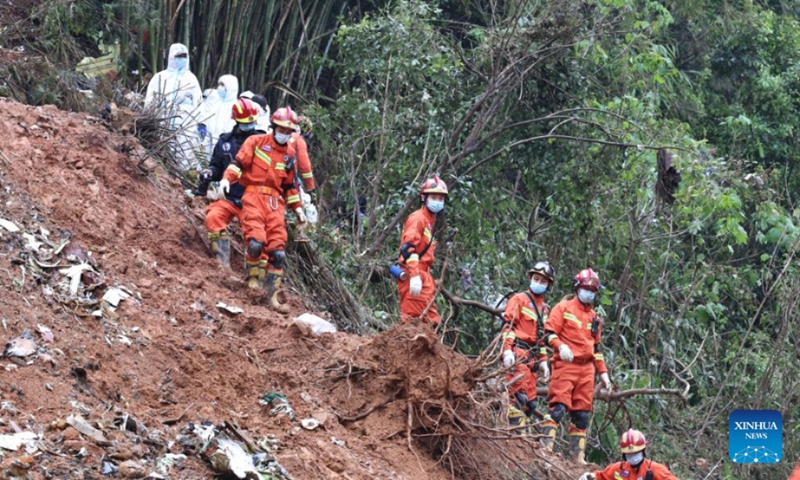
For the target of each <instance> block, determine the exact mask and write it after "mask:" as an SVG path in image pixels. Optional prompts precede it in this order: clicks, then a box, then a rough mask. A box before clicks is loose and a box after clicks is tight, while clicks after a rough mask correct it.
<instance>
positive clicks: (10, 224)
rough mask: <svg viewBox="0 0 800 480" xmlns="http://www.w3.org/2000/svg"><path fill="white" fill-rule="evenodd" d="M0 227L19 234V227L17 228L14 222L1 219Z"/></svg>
mask: <svg viewBox="0 0 800 480" xmlns="http://www.w3.org/2000/svg"><path fill="white" fill-rule="evenodd" d="M0 227H3V228H5V229H6V230H8V231H9V232H11V233H14V232H19V227H18V226H16V225H15V224H14V222H12V221H10V220H6V219H5V218H0Z"/></svg>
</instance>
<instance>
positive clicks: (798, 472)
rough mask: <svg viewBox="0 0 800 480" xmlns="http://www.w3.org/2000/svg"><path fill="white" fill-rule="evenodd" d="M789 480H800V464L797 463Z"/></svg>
mask: <svg viewBox="0 0 800 480" xmlns="http://www.w3.org/2000/svg"><path fill="white" fill-rule="evenodd" d="M789 480H800V462H797V463H796V464H795V466H794V471H793V472H792V475H791V476H790V477H789Z"/></svg>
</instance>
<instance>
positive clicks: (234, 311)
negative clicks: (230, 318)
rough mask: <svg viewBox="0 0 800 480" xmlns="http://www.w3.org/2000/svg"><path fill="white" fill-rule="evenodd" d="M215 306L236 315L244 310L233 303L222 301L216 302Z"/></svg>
mask: <svg viewBox="0 0 800 480" xmlns="http://www.w3.org/2000/svg"><path fill="white" fill-rule="evenodd" d="M217 308H218V309H220V310H225V311H226V312H230V313H232V314H234V315H238V314H240V313H243V312H244V310H242V309H241V308H239V307H234V306H233V305H226V304H225V303H223V302H219V303H217Z"/></svg>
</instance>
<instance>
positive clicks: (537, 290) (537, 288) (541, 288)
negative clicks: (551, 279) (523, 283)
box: [531, 280, 547, 295]
mask: <svg viewBox="0 0 800 480" xmlns="http://www.w3.org/2000/svg"><path fill="white" fill-rule="evenodd" d="M546 291H547V285H542V284H541V283H539V282H537V281H536V280H531V292H533V294H534V295H541V294H543V293H544V292H546Z"/></svg>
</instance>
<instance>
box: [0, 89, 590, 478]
mask: <svg viewBox="0 0 800 480" xmlns="http://www.w3.org/2000/svg"><path fill="white" fill-rule="evenodd" d="M122 152H128V153H122ZM137 153H139V154H141V153H142V152H141V147H140V146H139V145H138V143H137V142H136V141H135V140H134V139H133V138H132V137H129V136H122V135H119V134H117V133H114V132H111V131H109V130H108V129H106V128H105V127H104V126H103V125H101V124H99V120H97V119H94V118H92V117H90V116H87V115H84V114H75V113H66V112H62V111H59V110H57V109H56V108H55V107H50V106H46V107H37V108H32V107H27V106H24V105H21V104H18V103H15V102H12V101H9V100H3V99H0V218H3V219H6V220H10V221H13V222H14V223H15V224H16V225H17V226H19V227H20V228H21V231H20V232H17V233H9V232H7V231H5V230H4V229H3V228H2V227H0V234H2V235H1V236H0V316H2V317H3V319H5V321H6V325H7V327H6V330H4V331H2V332H0V335H2V336H0V338H2V339H3V340H4V341H9V340H11V339H12V338H14V337H16V336H18V335H19V334H21V333H22V332H23V331H24V330H26V329H27V330H30V331H31V332H34V334H35V335H36V337H37V342H38V343H39V345H40V346H42V345H44V346H45V347H46V350H47V352H48V353H49V354H50V355H51V356H52V358H53V360H54V362H53V363H51V362H48V361H47V360H46V358H43V357H42V356H41V355H40V356H39V357H38V358H34V357H28V359H32V364H30V365H26V364H25V362H24V361H23V362H20V361H17V362H16V363H15V362H12V361H10V360H9V359H2V360H0V368H2V367H5V366H6V365H14V366H12V367H9V369H10V370H9V371H6V370H0V372H2V373H0V398H2V401H4V402H9V403H8V405H9V407H8V408H7V409H5V410H0V420H2V422H0V433H10V432H13V430H12V426H11V423H10V422H11V421H13V422H15V423H16V424H17V425H18V426H20V427H21V428H22V429H23V430H26V429H28V430H32V431H35V432H37V433H38V432H42V433H43V435H44V438H45V441H44V444H45V445H47V446H48V450H49V451H48V452H46V453H44V454H41V455H39V456H37V458H36V465H35V467H34V469H33V470H32V471H33V472H34V474H33V478H59V479H60V478H63V479H67V478H70V479H75V478H101V475H100V467H101V464H102V460H103V459H106V458H108V455H109V454H110V453H112V452H119V451H123V453H124V455H121V456H129V457H133V458H134V459H139V460H140V461H141V463H143V464H144V465H145V467H146V470H147V471H148V472H150V471H155V469H156V463H155V462H156V461H157V459H158V458H159V457H161V456H162V455H163V454H164V453H166V452H167V451H170V452H172V453H180V452H181V451H182V450H181V446H180V445H177V444H176V445H172V446H171V449H169V450H168V448H169V445H168V444H167V442H169V441H173V440H175V438H176V436H177V435H178V433H179V430H180V429H181V428H182V427H184V426H185V425H186V424H187V423H188V422H195V423H199V422H201V421H204V420H210V421H212V422H215V423H219V422H223V421H226V420H227V421H233V422H235V423H236V424H238V425H239V427H240V428H241V429H243V430H244V431H245V432H246V433H247V435H249V436H250V437H251V438H253V439H259V438H262V437H264V436H265V435H267V434H272V435H275V436H277V437H278V438H279V439H280V446H281V450H279V451H277V453H276V455H277V457H278V459H279V461H280V462H281V464H282V465H283V466H284V467H285V468H286V469H287V470H288V471H289V473H291V474H292V476H293V477H294V478H295V479H298V480H300V479H315V478H342V479H365V480H366V479H375V478H386V479H420V478H431V479H446V478H452V477H451V470H450V466H452V465H451V463H449V461H443V462H439V461H438V460H437V458H436V457H437V453H436V450H437V448H438V449H439V450H440V451H441V450H442V449H443V448H444V446H443V445H440V446H439V447H437V445H438V444H437V441H438V440H437V438H438V439H440V438H439V437H425V436H424V435H418V434H420V433H421V432H422V433H424V432H432V431H436V430H437V429H439V428H441V429H442V431H441V432H440V433H443V434H445V435H448V434H453V433H457V432H456V430H457V426H454V424H450V423H448V422H446V421H445V420H447V418H448V417H447V416H446V415H445V416H444V417H443V418H444V420H442V421H441V423H440V424H436V422H435V421H434V422H432V421H430V419H431V417H430V414H431V412H433V411H435V409H436V408H438V407H437V406H441V405H453V406H455V407H456V408H457V409H461V410H459V411H460V412H462V413H463V412H465V411H467V410H465V408H466V407H464V406H465V405H468V404H469V397H470V390H471V388H473V385H471V384H470V382H469V378H470V373H471V372H470V368H471V363H470V361H469V360H467V359H466V358H464V357H462V356H460V355H458V354H457V353H454V352H451V351H450V350H449V349H447V348H446V347H444V346H443V345H442V344H440V343H437V342H436V339H435V336H434V335H433V334H432V332H429V331H427V330H426V329H425V328H424V327H417V326H409V325H406V326H400V327H396V328H394V329H392V330H390V331H388V332H384V333H381V334H379V335H375V336H372V337H359V336H355V335H351V334H346V333H335V334H325V335H322V336H314V335H309V334H308V333H307V332H303V331H301V330H300V329H298V328H297V327H296V326H294V325H293V323H292V321H291V319H292V318H293V317H294V316H296V315H298V314H300V313H303V312H305V311H313V310H307V309H306V306H305V305H304V304H305V303H306V302H305V301H304V299H302V298H297V297H292V298H291V299H290V304H291V306H292V313H290V314H288V315H281V314H277V313H275V312H273V311H271V310H270V309H268V308H267V307H265V306H261V305H254V304H253V303H252V302H251V301H250V300H248V295H247V292H245V291H244V289H243V283H242V281H241V276H240V275H239V273H238V272H232V271H230V270H225V269H223V268H221V267H220V266H219V264H218V263H217V262H216V261H215V260H213V259H211V258H209V255H208V252H207V248H206V245H205V242H204V240H203V237H202V234H203V233H204V232H203V231H202V224H201V223H200V222H199V221H197V219H196V215H197V214H199V213H200V212H202V208H203V205H201V204H199V203H196V204H192V203H191V202H190V201H189V200H188V199H187V198H186V197H185V196H184V195H183V193H182V191H181V187H180V185H179V183H178V182H177V181H175V180H174V179H172V178H170V177H168V176H167V175H165V174H164V173H163V172H162V170H160V169H159V168H156V169H154V170H153V171H152V172H151V173H149V174H145V173H144V172H143V171H142V170H140V169H139V168H138V167H137V163H138V160H137V159H136V158H135V154H137ZM132 155H133V156H132ZM149 166H152V164H149ZM42 228H44V229H46V230H47V231H48V232H49V236H48V238H49V240H51V241H52V242H53V243H54V244H57V243H58V241H59V239H67V238H68V239H69V240H70V242H69V244H68V245H67V247H66V248H65V249H64V250H63V251H62V252H61V253H60V254H59V255H58V256H57V259H59V260H60V261H61V262H62V265H64V266H69V265H70V262H68V261H67V260H66V255H67V253H69V254H70V255H73V257H71V258H73V262H72V263H73V264H74V263H76V262H75V258H83V259H84V260H85V261H88V262H89V263H91V264H92V265H94V268H95V270H96V271H97V272H99V274H100V275H96V276H95V277H91V276H90V277H86V276H85V277H84V286H85V284H86V283H96V284H97V283H99V284H100V285H99V286H98V287H97V288H96V289H95V290H94V292H93V294H92V295H93V298H96V299H97V298H100V297H102V295H103V293H104V292H105V291H106V290H107V289H108V288H110V287H113V286H115V285H120V286H124V287H126V288H128V289H129V290H131V291H132V292H134V296H133V297H131V298H128V299H127V300H124V301H122V302H121V303H120V306H119V308H118V310H117V311H116V315H117V318H104V319H101V318H97V317H93V316H91V314H90V312H91V310H93V309H96V308H97V307H96V306H95V307H92V308H88V309H87V308H85V307H84V306H81V305H79V304H77V303H75V301H70V300H69V298H68V296H67V295H64V294H63V293H60V292H61V290H60V288H61V287H60V284H61V282H63V281H64V276H63V274H61V273H58V270H57V269H50V270H46V271H47V273H48V274H47V275H40V276H39V277H38V279H37V278H36V277H35V276H34V275H33V273H35V272H34V271H33V270H30V269H29V265H30V263H29V262H28V260H27V259H28V258H30V255H31V253H30V252H29V251H28V252H27V253H26V247H25V240H24V238H23V234H25V233H28V234H37V233H39V234H40V233H41V229H42ZM89 252H91V253H89ZM55 260H56V259H53V261H55ZM289 268H291V265H290V266H289ZM23 270H25V278H24V280H23V278H22V277H23V273H22V272H23ZM220 301H222V302H225V303H227V304H229V305H234V306H239V307H242V308H243V309H244V313H243V314H241V315H237V316H232V315H228V314H225V313H222V312H220V311H219V310H218V309H216V308H215V305H216V303H217V302H220ZM111 316H113V314H111ZM39 324H41V325H44V326H47V327H49V328H50V329H51V330H52V331H53V333H54V337H55V341H54V342H53V343H52V344H47V343H45V342H43V341H42V339H40V338H39V336H38V334H36V333H35V332H36V330H37V325H39ZM124 339H129V340H130V345H128V344H127V343H126V341H125V340H124ZM14 367H16V368H14ZM84 373H85V379H84V378H83V377H82V376H83V375H84ZM265 392H281V393H283V394H285V395H286V396H287V398H288V400H289V402H290V404H291V405H292V407H293V408H294V410H295V413H296V415H297V418H298V419H302V418H307V417H310V416H312V415H316V416H317V417H318V418H322V419H325V420H326V421H325V423H324V425H323V426H321V427H319V428H317V429H315V430H313V431H307V430H302V429H301V430H299V431H298V429H297V428H296V427H297V425H298V424H297V423H292V422H290V421H289V419H288V418H287V417H285V416H271V415H270V414H269V410H270V407H266V406H262V405H259V403H258V400H259V398H260V397H261V396H262V395H263V394H264V393H265ZM76 402H79V403H76ZM81 404H82V405H83V406H85V407H88V409H90V410H91V412H90V413H88V414H85V415H84V417H85V418H87V420H89V421H91V422H93V424H95V425H96V426H97V425H99V426H100V427H102V428H101V429H102V430H103V431H104V432H105V434H106V436H107V438H108V439H109V440H110V441H111V442H112V444H111V445H110V446H104V447H100V446H98V445H95V444H94V443H92V442H90V441H88V440H87V439H86V438H83V437H81V435H80V434H77V432H75V431H74V430H73V429H71V428H67V429H66V430H62V429H61V428H55V429H46V428H45V427H47V426H48V425H50V424H51V423H54V422H55V423H58V421H59V420H60V419H65V418H66V417H67V416H68V415H70V414H73V413H79V409H80V408H81ZM11 407H13V409H14V410H15V411H14V410H11V409H10V408H11ZM409 408H412V411H413V413H414V415H412V428H411V431H412V432H413V433H414V436H413V439H412V440H411V442H409V439H408V437H407V433H408V431H407V427H408V409H409ZM119 412H124V413H128V414H130V415H132V416H134V417H135V418H136V419H137V420H138V421H139V422H141V424H143V425H144V426H146V428H147V429H148V431H147V433H146V434H144V433H142V432H141V431H139V432H137V433H134V432H129V431H121V430H119V429H116V428H114V426H113V419H114V418H115V417H116V416H118V414H119ZM326 417H327V418H326ZM356 417H358V418H356ZM177 418H180V421H178V422H175V423H173V424H172V425H165V424H164V423H163V422H164V421H165V420H169V419H177ZM4 424H5V426H3V425H4ZM61 427H63V424H62V425H61ZM156 431H157V432H158V433H157V434H156V433H155V432H156ZM332 437H335V438H336V439H338V440H342V441H344V442H345V446H340V445H337V444H335V443H334V442H333V441H332ZM502 442H506V443H508V444H509V446H508V449H509V451H511V452H513V453H511V454H510V456H512V457H515V458H522V459H523V463H526V462H525V459H526V455H527V453H526V451H525V450H520V449H521V448H530V447H522V446H521V445H520V444H519V443H518V442H516V443H515V442H509V441H508V440H502ZM495 443H496V442H495ZM459 445H461V446H462V447H463V446H464V445H467V446H469V445H470V444H469V443H460V444H459ZM474 445H476V446H479V444H478V443H475V444H474ZM525 445H527V444H525ZM82 447H83V448H86V449H87V455H86V456H84V457H79V456H76V455H75V453H76V452H78V451H79V450H80V449H81V448H82ZM440 447H441V448H440ZM490 451H491V450H490V449H485V450H484V451H481V452H476V453H475V458H476V462H475V463H476V464H478V465H477V466H476V467H475V468H477V469H478V470H477V471H478V472H480V469H481V468H483V469H484V471H486V472H491V471H492V470H491V469H487V467H486V465H485V464H486V463H490V462H491V461H492V459H487V458H485V457H486V456H487V455H486V454H487V452H490ZM467 453H468V452H461V455H464V454H467ZM530 455H531V458H534V457H535V458H540V457H541V453H540V452H538V451H537V452H531V453H530ZM445 460H447V458H446V459H445ZM498 461H499V460H498ZM555 461H556V462H557V460H555ZM481 465H483V466H481ZM509 468H511V467H509ZM560 468H565V469H568V471H569V473H570V474H575V473H579V472H580V469H574V468H572V467H569V466H564V465H560ZM453 472H454V473H455V472H456V470H453ZM212 477H213V472H212V471H211V469H210V468H209V467H208V466H207V465H205V464H204V463H203V462H202V461H201V460H200V459H199V458H197V457H196V456H190V457H189V459H188V460H187V461H186V462H185V463H184V464H183V465H182V466H180V467H174V468H172V469H171V470H170V478H187V479H193V478H212ZM479 477H480V473H478V476H477V477H473V478H479ZM575 477H577V475H575ZM463 478H466V477H463ZM484 478H489V477H488V476H486V477H484ZM495 478H499V477H495ZM542 478H564V477H563V476H559V475H558V474H553V475H552V476H551V475H550V474H547V475H545V476H543V477H542Z"/></svg>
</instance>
